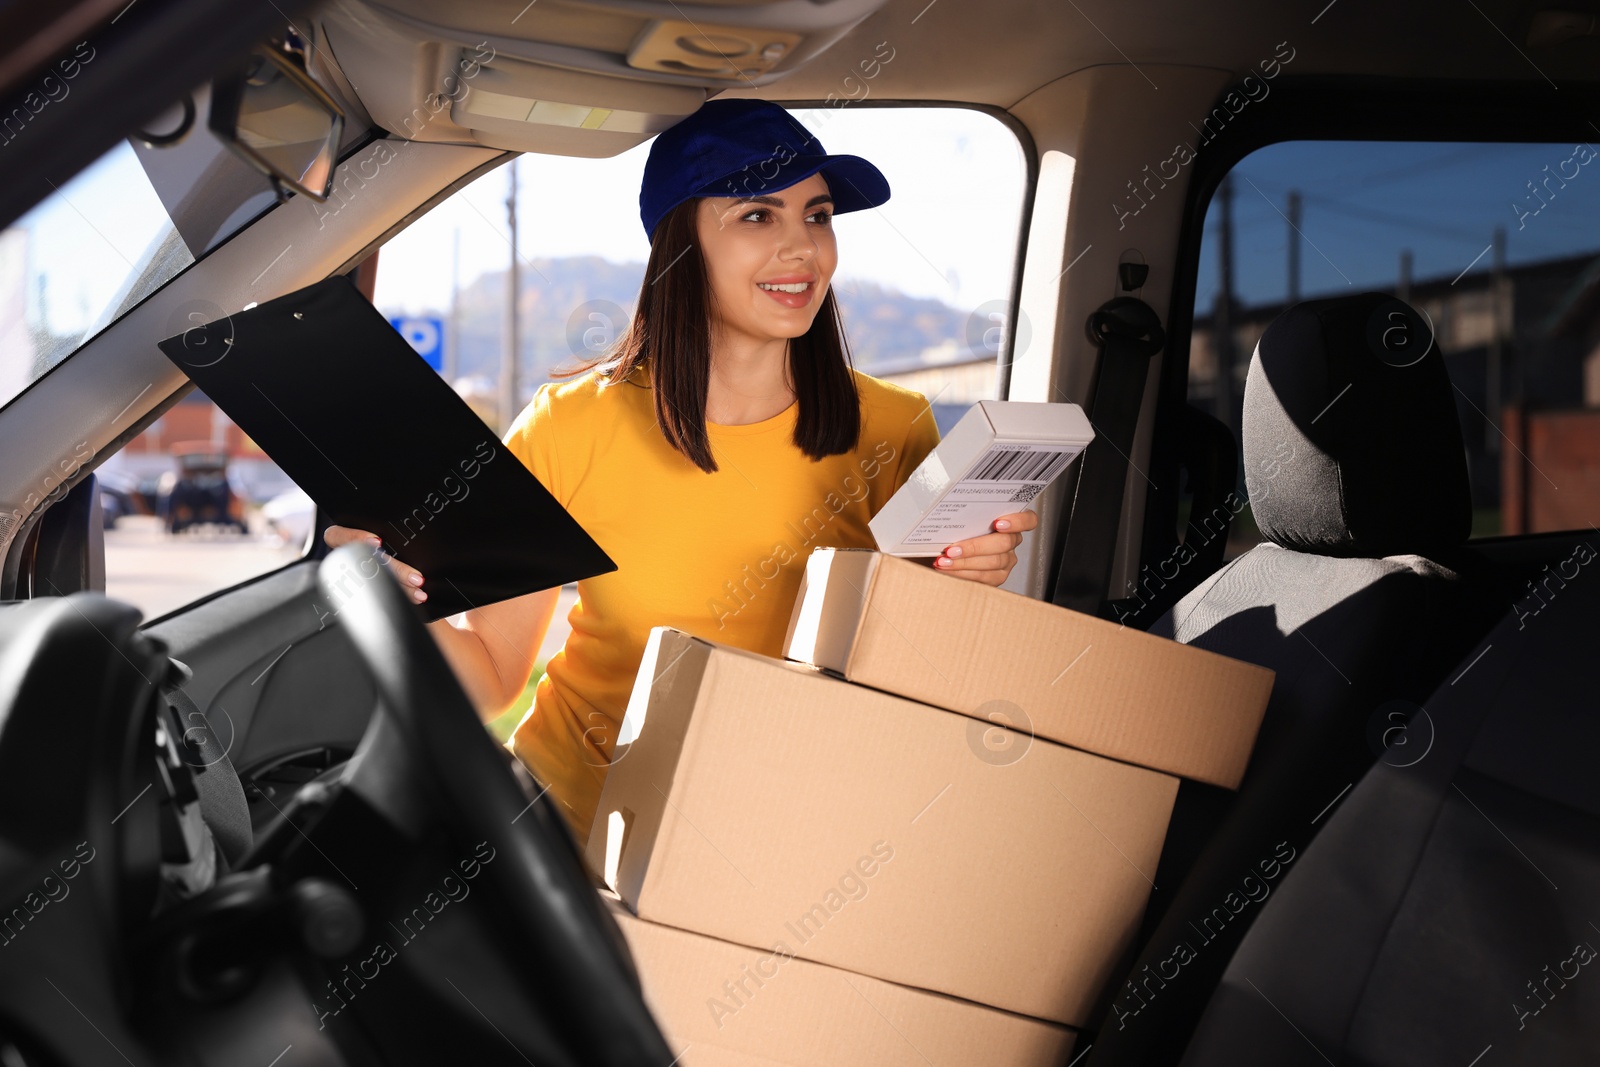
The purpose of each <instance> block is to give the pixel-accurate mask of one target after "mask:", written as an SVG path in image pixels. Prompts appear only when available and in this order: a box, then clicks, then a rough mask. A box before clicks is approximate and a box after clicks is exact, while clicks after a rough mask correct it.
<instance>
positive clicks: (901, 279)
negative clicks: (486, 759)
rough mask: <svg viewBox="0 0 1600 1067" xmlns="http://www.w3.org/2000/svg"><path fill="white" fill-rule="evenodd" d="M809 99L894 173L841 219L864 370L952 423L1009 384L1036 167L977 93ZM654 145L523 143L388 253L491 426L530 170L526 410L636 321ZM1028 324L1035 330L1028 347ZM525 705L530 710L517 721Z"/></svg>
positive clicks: (422, 328) (424, 327) (385, 289)
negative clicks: (578, 150)
mask: <svg viewBox="0 0 1600 1067" xmlns="http://www.w3.org/2000/svg"><path fill="white" fill-rule="evenodd" d="M877 58H878V62H880V63H882V62H892V61H893V60H892V57H891V58H890V59H888V60H884V59H883V57H882V56H879V57H877ZM862 69H863V71H865V70H866V69H867V68H866V67H863V68H862ZM849 80H850V81H851V82H852V83H854V84H857V91H856V92H855V93H854V94H852V95H853V96H854V98H855V100H857V101H859V100H861V99H863V98H865V97H866V96H867V95H868V94H869V93H870V81H860V80H858V79H849ZM833 105H837V106H833ZM794 114H795V117H796V118H797V119H799V121H800V122H801V123H802V124H803V125H805V126H806V127H807V128H808V129H810V130H811V131H812V132H813V133H815V134H816V135H817V137H818V138H819V139H820V140H821V141H822V143H823V144H824V145H825V146H826V148H827V150H828V151H829V152H830V153H850V154H854V155H860V156H862V157H864V158H866V159H869V160H871V161H872V162H873V163H874V164H876V165H877V166H878V167H879V169H881V170H882V171H883V172H884V175H885V177H887V178H888V180H889V185H890V188H891V190H892V198H891V199H890V201H889V202H888V203H887V204H885V205H883V206H882V207H880V208H876V209H872V210H868V211H859V212H851V213H848V214H845V215H841V216H839V217H838V218H837V219H836V220H835V222H834V227H835V231H836V233H837V234H838V240H839V268H838V272H837V273H836V275H835V277H834V292H835V294H836V296H837V298H838V300H839V304H840V310H841V314H842V316H843V319H844V323H845V330H846V334H847V337H848V340H849V342H850V347H851V354H852V358H853V360H854V363H855V366H856V367H857V369H859V370H861V371H864V372H866V373H868V374H871V375H873V376H875V377H880V378H883V379H886V380H888V381H892V382H896V383H898V384H900V385H904V386H906V387H907V388H910V389H915V390H917V391H918V392H920V393H922V394H923V395H924V396H926V397H927V398H928V400H929V401H930V403H931V404H932V406H933V413H934V417H935V421H936V422H937V423H938V425H939V428H940V432H941V433H943V432H946V431H948V430H949V428H950V427H951V426H952V425H953V424H954V422H955V420H956V419H957V418H959V417H960V416H961V414H962V413H963V412H965V411H966V409H967V408H968V407H970V406H971V405H972V404H973V403H975V402H977V401H979V400H984V399H993V398H995V397H996V396H998V388H999V385H998V374H997V370H998V367H997V363H998V359H999V357H1000V356H1001V351H1000V349H1001V339H1002V338H1003V337H1004V336H1005V334H1006V321H1005V312H1006V309H1007V307H1008V305H1009V300H1010V297H1011V290H1012V276H1013V271H1014V263H1015V257H1016V251H1017V237H1018V230H1019V223H1020V220H1021V209H1022V200H1023V195H1024V192H1025V189H1024V185H1025V183H1026V175H1027V167H1026V161H1025V160H1024V158H1023V155H1022V150H1021V147H1020V145H1019V144H1018V142H1017V139H1016V137H1015V135H1013V134H1012V133H1011V131H1010V130H1009V129H1007V128H1006V127H1005V126H1004V125H1003V124H1002V123H1000V122H999V121H998V120H996V119H994V118H992V117H990V116H988V115H985V114H982V113H980V112H976V111H971V110H966V109H960V108H927V107H922V108H916V107H865V106H852V101H851V100H849V99H839V100H835V101H832V102H831V103H830V106H828V107H824V108H819V109H815V110H797V111H795V112H794ZM648 154H649V142H646V143H645V144H643V145H639V146H638V147H635V148H633V149H631V150H630V151H628V152H626V153H624V154H622V155H621V156H618V157H615V158H612V159H574V158H569V157H559V156H535V155H529V156H523V157H521V158H520V159H518V160H516V161H515V163H513V164H508V165H507V166H505V167H501V168H499V169H497V170H495V171H494V172H492V173H490V174H487V175H485V176H484V177H482V178H480V179H478V180H477V181H476V182H474V183H473V184H472V185H470V186H468V187H466V188H465V189H463V190H461V191H460V192H458V193H457V194H456V195H455V196H453V197H451V198H450V199H449V200H447V201H445V202H444V203H442V204H440V205H439V206H438V207H436V208H435V209H434V210H432V211H431V212H429V213H428V214H427V215H426V216H425V217H423V218H421V219H419V220H418V221H417V222H415V223H414V224H412V225H411V226H410V227H409V228H407V229H406V231H405V232H404V233H402V234H400V235H398V236H397V237H396V238H394V239H393V240H392V241H390V242H389V243H388V244H387V245H385V246H384V248H383V249H382V251H381V252H380V253H379V257H378V259H379V262H378V269H377V288H376V295H375V300H374V302H375V303H376V304H377V306H378V308H379V310H381V311H383V312H384V313H385V314H386V315H388V316H389V317H390V319H391V321H393V322H395V323H396V325H397V327H398V328H399V329H400V330H401V331H402V333H404V334H405V335H406V336H407V337H408V338H409V339H411V341H412V343H413V346H414V347H416V348H417V349H418V351H419V352H421V353H422V354H423V355H425V356H426V357H428V358H430V360H432V361H433V364H434V366H436V367H437V368H438V369H439V370H440V372H441V373H442V374H444V375H445V376H446V377H447V378H448V379H449V380H450V381H451V382H452V383H453V384H454V386H455V388H456V390H457V392H459V393H460V394H461V395H462V396H463V397H464V398H465V399H466V400H467V402H468V403H470V404H471V405H472V406H473V407H474V408H475V410H477V411H478V413H479V414H480V415H482V416H483V418H484V421H485V422H487V423H489V424H490V425H491V426H495V427H496V428H497V429H500V430H504V428H505V427H504V426H502V425H501V424H500V418H499V415H498V412H499V410H500V408H501V406H502V405H501V404H500V391H501V388H502V381H501V375H500V366H501V353H502V351H503V346H504V345H505V344H506V319H507V314H506V312H507V303H508V299H509V297H508V291H509V280H508V275H509V270H508V266H509V263H510V260H511V256H512V237H511V232H510V226H509V224H508V215H509V212H508V208H507V201H508V193H509V192H510V188H511V186H512V183H513V182H514V183H515V186H516V190H517V193H516V205H517V210H516V216H517V236H516V251H517V265H518V275H519V277H518V281H517V286H516V293H517V314H516V322H517V328H518V344H517V376H516V379H517V380H516V382H515V403H514V404H513V405H511V407H512V410H513V411H520V410H521V409H522V407H523V406H524V405H525V404H526V403H527V402H528V400H529V399H531V397H532V395H533V391H534V390H535V389H536V388H537V387H538V386H539V385H541V384H543V383H544V382H546V381H548V380H550V374H551V372H552V371H553V370H557V369H570V368H572V367H573V366H574V365H575V364H576V363H577V362H578V361H580V360H588V359H590V358H592V357H594V356H598V355H600V354H601V353H603V352H605V351H606V350H608V349H609V348H610V347H611V345H612V344H613V343H614V342H615V341H616V339H617V337H618V336H619V335H620V334H621V333H622V331H623V330H624V329H625V328H626V326H627V322H628V317H629V315H630V313H631V311H632V308H633V304H634V301H635V299H636V298H637V296H638V292H639V286H640V284H641V282H642V281H643V276H644V265H645V259H646V257H647V255H648V254H649V241H648V239H647V238H646V236H645V234H644V231H643V228H642V227H641V226H640V224H639V208H638V204H639V182H640V176H641V174H642V171H643V169H644V163H645V159H646V157H647V156H648ZM1027 333H1028V331H1027V330H1026V329H1019V330H1018V337H1019V342H1020V343H1019V346H1018V347H1019V350H1020V348H1021V346H1022V345H1025V344H1026V342H1027ZM575 596H576V591H575V590H574V589H568V590H567V591H566V593H565V595H564V596H563V598H562V602H561V605H560V607H559V608H558V609H557V612H556V618H555V621H554V622H553V623H552V626H551V632H550V635H549V637H548V638H547V640H546V642H545V647H544V649H543V651H542V653H541V655H540V657H539V661H540V663H541V664H542V662H543V660H544V658H545V657H547V656H548V655H549V654H551V653H553V652H555V651H556V650H557V649H559V648H560V647H561V644H562V642H563V641H565V639H566V632H567V630H566V616H567V610H568V608H569V607H570V605H571V602H572V600H573V598H575ZM538 677H539V671H537V670H536V671H535V674H534V679H535V681H537V679H538ZM530 685H531V683H530ZM528 696H529V698H530V699H531V689H530V693H529V695H528ZM524 706H525V705H524ZM517 718H520V711H515V710H514V712H513V713H508V716H507V719H506V720H504V721H503V723H502V725H503V726H504V725H505V723H511V724H514V723H515V721H516V719H517ZM506 728H509V727H506Z"/></svg>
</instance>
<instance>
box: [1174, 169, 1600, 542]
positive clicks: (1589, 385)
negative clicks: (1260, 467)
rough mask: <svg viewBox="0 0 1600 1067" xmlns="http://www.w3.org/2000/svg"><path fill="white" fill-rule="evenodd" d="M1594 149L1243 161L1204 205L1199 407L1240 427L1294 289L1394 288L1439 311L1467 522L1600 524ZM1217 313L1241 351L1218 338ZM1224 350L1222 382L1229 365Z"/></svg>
mask: <svg viewBox="0 0 1600 1067" xmlns="http://www.w3.org/2000/svg"><path fill="white" fill-rule="evenodd" d="M1597 153H1600V150H1597V149H1596V148H1595V147H1594V146H1593V145H1591V144H1588V143H1575V144H1574V143H1562V144H1455V143H1435V142H1429V143H1407V142H1390V141H1382V142H1377V141H1353V142H1352V141H1297V142H1286V143H1282V144H1276V145H1271V146H1269V147H1266V148H1263V149H1261V150H1259V151H1257V152H1254V153H1252V154H1251V155H1249V156H1247V157H1246V158H1245V159H1243V160H1241V161H1240V162H1239V163H1238V164H1237V165H1236V166H1235V167H1234V168H1233V170H1232V171H1231V172H1230V174H1229V175H1228V177H1227V179H1226V180H1225V182H1224V184H1223V186H1222V188H1220V189H1219V190H1218V192H1217V194H1216V195H1215V196H1214V197H1213V199H1212V201H1211V203H1210V205H1209V208H1208V211H1207V214H1206V222H1205V236H1204V240H1203V243H1202V245H1201V252H1200V272H1199V280H1198V287H1197V291H1196V294H1195V311H1194V316H1195V317H1194V335H1193V338H1192V343H1191V348H1190V361H1189V398H1190V401H1191V403H1194V404H1195V405H1196V406H1199V407H1201V408H1203V409H1204V410H1206V411H1209V412H1211V413H1212V414H1215V415H1217V416H1218V417H1219V418H1222V419H1224V421H1226V422H1227V423H1228V425H1229V426H1230V427H1231V428H1232V429H1233V430H1234V432H1235V434H1236V435H1237V432H1238V426H1239V412H1240V409H1241V405H1242V399H1243V392H1244V379H1245V371H1246V369H1247V368H1248V366H1249V362H1250V355H1251V353H1252V352H1253V351H1254V349H1255V345H1256V342H1257V340H1258V339H1259V338H1260V336H1261V334H1262V332H1263V331H1264V330H1265V329H1266V327H1267V325H1268V324H1269V323H1270V322H1271V321H1272V320H1273V318H1274V317H1276V316H1277V315H1278V314H1279V313H1280V312H1281V311H1283V310H1284V308H1286V307H1287V306H1288V305H1289V304H1292V303H1294V302H1295V301H1297V300H1301V299H1312V298H1320V297H1328V296H1336V295H1339V294H1346V293H1357V292H1363V291H1368V290H1378V291H1382V292H1388V293H1393V294H1395V295H1396V296H1399V297H1401V298H1402V299H1406V300H1408V301H1409V302H1410V303H1411V304H1412V305H1413V306H1415V307H1416V308H1418V309H1419V310H1421V311H1422V312H1424V313H1425V314H1426V315H1427V316H1428V318H1429V319H1430V320H1431V321H1432V322H1433V325H1434V329H1435V332H1436V335H1437V342H1438V345H1439V348H1440V351H1441V353H1442V355H1443V357H1444V363H1445V367H1446V368H1447V370H1448V372H1449V375H1450V379H1451V382H1452V385H1453V386H1454V390H1455V399H1456V409H1457V414H1458V415H1459V416H1460V419H1461V429H1462V435H1463V438H1464V442H1465V446H1466V452H1467V462H1468V469H1469V472H1470V475H1471V483H1472V496H1473V522H1472V534H1473V536H1474V537H1484V536H1493V535H1497V534H1514V533H1521V532H1539V531H1547V530H1570V529H1582V528H1585V527H1587V526H1589V525H1590V524H1591V523H1593V522H1595V521H1597V520H1600V483H1597V482H1596V480H1595V475H1594V473H1593V472H1594V462H1595V457H1596V454H1597V449H1600V226H1597V225H1596V222H1595V220H1596V219H1597V218H1600V163H1596V162H1595V160H1596V156H1597ZM1225 219H1231V240H1224V228H1225V222H1224V220H1225ZM1230 253H1231V254H1230ZM1225 256H1226V257H1227V258H1225ZM1223 309H1227V311H1228V318H1229V319H1231V325H1232V329H1231V330H1230V331H1229V333H1230V334H1231V336H1232V339H1233V340H1232V345H1231V346H1226V345H1219V344H1218V343H1217V332H1216V330H1215V328H1214V327H1215V323H1216V321H1217V316H1218V312H1219V311H1221V310H1223ZM1230 365H1231V370H1232V374H1231V379H1228V378H1227V377H1225V374H1226V372H1223V371H1221V370H1219V368H1222V367H1225V366H1230ZM1229 380H1231V382H1232V385H1231V388H1227V387H1226V386H1227V383H1228V381H1229ZM1241 472H1242V466H1241ZM1239 488H1240V492H1241V495H1242V492H1243V480H1242V473H1241V478H1240V483H1239ZM1184 521H1186V520H1185V518H1184V516H1182V515H1180V526H1181V525H1182V523H1183V522H1184ZM1234 525H1235V529H1234V531H1233V532H1232V534H1231V535H1230V543H1229V548H1228V552H1227V555H1228V556H1229V557H1232V556H1234V555H1237V554H1238V553H1239V552H1240V551H1243V550H1244V549H1245V548H1247V547H1249V546H1250V545H1251V544H1253V543H1255V542H1256V541H1257V540H1259V534H1258V533H1257V531H1256V528H1255V524H1254V522H1253V520H1252V519H1251V516H1250V512H1249V510H1248V508H1247V509H1246V510H1244V511H1243V512H1241V513H1240V514H1239V515H1238V517H1237V518H1236V519H1235V523H1234Z"/></svg>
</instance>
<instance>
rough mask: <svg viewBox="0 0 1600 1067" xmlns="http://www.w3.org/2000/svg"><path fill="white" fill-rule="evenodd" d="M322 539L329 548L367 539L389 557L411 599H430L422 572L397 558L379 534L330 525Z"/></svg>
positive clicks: (397, 576) (416, 600)
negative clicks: (424, 588) (386, 546)
mask: <svg viewBox="0 0 1600 1067" xmlns="http://www.w3.org/2000/svg"><path fill="white" fill-rule="evenodd" d="M322 540H323V541H324V542H326V543H327V546H328V547H329V548H338V547H340V546H341V545H348V544H350V543H352V542H354V541H365V542H367V543H368V544H369V545H372V546H373V547H374V548H376V549H378V551H380V552H382V553H383V554H384V555H386V556H388V557H389V566H390V567H391V568H393V570H394V572H395V577H396V578H399V579H400V584H401V585H403V586H405V587H406V590H407V591H408V592H409V593H410V594H411V599H412V600H414V601H415V602H417V603H418V604H420V603H422V602H423V601H424V600H427V599H428V594H427V593H426V592H424V591H423V589H422V572H421V571H419V570H417V569H416V568H415V567H412V566H409V565H408V564H405V563H401V562H400V561H399V560H397V559H395V558H394V556H393V555H391V554H390V553H389V552H388V550H386V549H385V548H384V547H383V540H382V538H380V537H379V536H378V535H377V534H375V533H372V532H371V531H368V530H357V529H355V528H353V527H350V526H330V527H328V528H327V529H326V530H324V531H322Z"/></svg>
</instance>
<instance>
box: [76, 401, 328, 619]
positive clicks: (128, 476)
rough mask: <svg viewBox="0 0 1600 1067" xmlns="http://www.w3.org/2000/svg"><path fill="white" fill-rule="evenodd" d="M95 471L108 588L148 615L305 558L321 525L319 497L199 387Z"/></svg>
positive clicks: (115, 595)
mask: <svg viewBox="0 0 1600 1067" xmlns="http://www.w3.org/2000/svg"><path fill="white" fill-rule="evenodd" d="M95 475H96V476H97V477H98V479H99V482H100V503H101V507H102V510H103V511H104V515H105V520H104V521H105V527H106V531H105V537H106V593H107V595H109V596H112V597H115V598H117V599H118V600H124V601H127V602H128V603H130V604H133V605H134V606H136V607H138V608H139V610H140V611H142V612H143V613H144V617H145V619H146V620H149V619H153V618H156V617H157V616H160V615H164V614H166V613H167V612H169V611H173V610H175V609H177V608H180V607H182V606H183V605H185V604H188V603H190V602H192V601H194V600H198V599H199V598H201V597H203V596H206V595H208V594H210V593H214V592H216V591H217V590H219V589H226V588H228V587H229V586H233V585H237V584H239V583H240V582H243V581H245V580H246V579H249V578H253V577H255V576H256V575H258V574H263V573H265V572H267V571H269V570H273V569H275V568H277V567H281V566H282V565H284V564H285V563H288V562H290V561H291V560H294V559H298V558H299V557H300V556H301V555H303V554H304V553H305V550H306V545H307V539H308V538H309V537H310V535H311V527H312V523H313V519H314V516H315V506H314V505H313V504H312V502H311V498H310V497H308V496H306V494H305V493H303V492H301V491H300V490H299V489H298V488H297V487H296V486H295V484H294V483H293V482H292V481H290V479H289V477H288V475H286V474H284V473H283V470H282V469H281V468H279V467H278V465H277V464H276V463H273V462H272V460H270V459H268V458H267V456H266V455H265V453H263V452H262V451H261V449H260V448H258V447H257V446H256V444H255V442H254V441H252V440H250V438H249V437H247V436H246V435H245V433H244V431H242V430H240V429H239V427H238V426H236V425H234V423H233V420H231V419H229V418H228V417H227V416H226V415H224V414H223V413H222V411H221V410H220V409H219V408H218V407H217V406H216V405H215V404H213V403H212V402H211V401H210V400H209V399H208V398H207V397H206V396H205V394H204V393H201V392H200V391H199V390H194V391H193V392H191V393H189V395H188V396H186V397H184V398H183V399H182V400H180V401H179V402H178V403H176V404H174V405H173V406H172V407H171V408H169V409H168V410H167V412H166V413H165V414H164V415H162V416H161V417H160V418H159V419H157V420H156V421H155V422H154V423H152V424H151V425H150V427H149V428H148V429H146V430H145V431H144V432H143V433H141V434H139V436H138V437H135V438H134V439H133V440H132V441H129V442H128V443H127V444H126V445H125V446H123V448H122V449H121V450H120V451H119V452H117V454H116V455H114V456H112V457H111V458H110V459H109V460H107V461H106V462H105V463H103V464H101V465H100V466H99V467H97V468H96V469H95Z"/></svg>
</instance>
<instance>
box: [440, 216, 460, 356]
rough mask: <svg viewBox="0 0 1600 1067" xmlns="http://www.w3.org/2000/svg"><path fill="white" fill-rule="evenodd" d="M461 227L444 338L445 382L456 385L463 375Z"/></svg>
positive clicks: (453, 260) (451, 273) (453, 258)
mask: <svg viewBox="0 0 1600 1067" xmlns="http://www.w3.org/2000/svg"><path fill="white" fill-rule="evenodd" d="M460 352H461V227H459V226H457V227H456V232H455V248H454V250H453V253H452V255H451V257H450V322H449V326H448V328H447V332H446V333H445V337H444V380H445V381H447V382H449V383H451V384H452V385H454V384H455V380H456V378H457V377H458V376H459V375H460V374H461V356H460Z"/></svg>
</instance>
